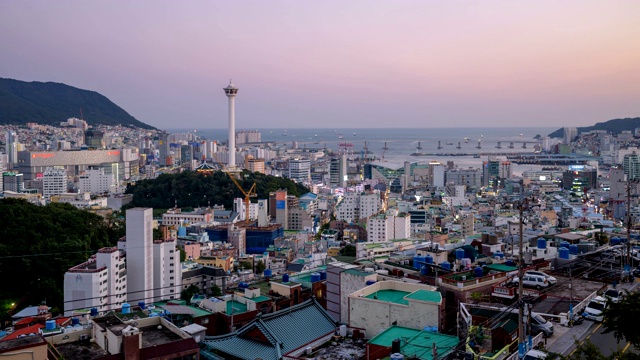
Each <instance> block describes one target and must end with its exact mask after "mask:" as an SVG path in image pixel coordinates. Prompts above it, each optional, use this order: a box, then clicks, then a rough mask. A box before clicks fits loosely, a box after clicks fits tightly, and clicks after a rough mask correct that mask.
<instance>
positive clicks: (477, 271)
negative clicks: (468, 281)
mask: <svg viewBox="0 0 640 360" xmlns="http://www.w3.org/2000/svg"><path fill="white" fill-rule="evenodd" d="M483 275H484V271H482V268H481V267H480V266H478V267H477V268H475V270H473V276H475V277H477V278H479V277H482V276H483Z"/></svg>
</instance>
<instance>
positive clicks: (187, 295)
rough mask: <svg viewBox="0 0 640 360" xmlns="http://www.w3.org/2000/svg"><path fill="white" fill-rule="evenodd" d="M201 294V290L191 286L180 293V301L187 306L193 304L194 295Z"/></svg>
mask: <svg viewBox="0 0 640 360" xmlns="http://www.w3.org/2000/svg"><path fill="white" fill-rule="evenodd" d="M199 292H200V288H199V287H197V286H195V285H193V284H191V285H189V287H188V288H186V289H184V290H182V292H181V293H180V299H182V300H184V301H186V302H187V304H190V303H191V298H192V297H193V295H195V294H198V293H199Z"/></svg>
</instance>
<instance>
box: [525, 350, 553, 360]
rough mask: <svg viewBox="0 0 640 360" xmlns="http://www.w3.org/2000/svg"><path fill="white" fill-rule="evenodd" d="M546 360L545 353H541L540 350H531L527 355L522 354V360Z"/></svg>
mask: <svg viewBox="0 0 640 360" xmlns="http://www.w3.org/2000/svg"><path fill="white" fill-rule="evenodd" d="M546 358H547V354H546V353H543V352H542V351H540V350H536V349H532V350H529V351H527V353H526V354H524V357H523V358H522V359H523V360H540V359H546Z"/></svg>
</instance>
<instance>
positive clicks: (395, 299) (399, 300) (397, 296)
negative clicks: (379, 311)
mask: <svg viewBox="0 0 640 360" xmlns="http://www.w3.org/2000/svg"><path fill="white" fill-rule="evenodd" d="M407 295H409V293H408V292H406V291H400V290H393V289H386V290H380V291H376V292H374V293H372V294H370V295H368V296H365V298H367V299H376V300H380V301H384V302H390V303H395V304H400V305H409V302H408V301H407V300H405V299H404V297H405V296H407Z"/></svg>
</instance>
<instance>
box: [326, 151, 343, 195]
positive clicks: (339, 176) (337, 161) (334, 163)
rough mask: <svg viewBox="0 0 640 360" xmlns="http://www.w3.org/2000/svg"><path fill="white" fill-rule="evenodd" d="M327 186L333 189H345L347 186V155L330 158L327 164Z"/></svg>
mask: <svg viewBox="0 0 640 360" xmlns="http://www.w3.org/2000/svg"><path fill="white" fill-rule="evenodd" d="M329 184H330V185H331V186H335V187H345V186H346V184H347V155H346V154H342V155H340V156H339V157H333V158H331V160H330V162H329Z"/></svg>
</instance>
